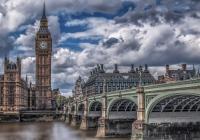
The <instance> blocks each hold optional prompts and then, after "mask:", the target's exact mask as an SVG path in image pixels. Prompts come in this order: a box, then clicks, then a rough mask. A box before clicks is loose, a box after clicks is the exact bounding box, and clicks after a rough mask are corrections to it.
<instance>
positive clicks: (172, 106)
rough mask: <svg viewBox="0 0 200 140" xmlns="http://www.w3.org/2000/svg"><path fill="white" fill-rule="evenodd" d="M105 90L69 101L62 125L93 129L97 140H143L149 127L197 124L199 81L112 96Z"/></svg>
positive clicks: (163, 85)
mask: <svg viewBox="0 0 200 140" xmlns="http://www.w3.org/2000/svg"><path fill="white" fill-rule="evenodd" d="M104 83H106V82H104ZM105 87H106V84H104V92H103V94H98V95H93V96H91V95H90V96H79V97H73V98H71V100H70V101H69V102H68V104H67V108H66V110H67V111H66V121H67V122H68V123H70V124H71V125H72V126H79V127H80V129H82V130H87V129H91V128H97V134H96V136H97V137H107V136H110V135H128V134H132V136H131V137H132V140H139V139H145V137H146V136H147V135H148V133H149V131H147V130H148V129H147V128H152V126H159V125H161V124H164V125H167V126H176V127H177V126H179V125H180V126H187V127H188V124H189V125H190V126H191V124H192V126H194V125H198V126H199V124H200V123H199V122H200V117H199V116H200V79H191V80H185V81H178V82H170V83H164V84H155V85H149V86H143V87H142V86H139V87H137V88H131V89H128V90H120V91H115V92H105Z"/></svg>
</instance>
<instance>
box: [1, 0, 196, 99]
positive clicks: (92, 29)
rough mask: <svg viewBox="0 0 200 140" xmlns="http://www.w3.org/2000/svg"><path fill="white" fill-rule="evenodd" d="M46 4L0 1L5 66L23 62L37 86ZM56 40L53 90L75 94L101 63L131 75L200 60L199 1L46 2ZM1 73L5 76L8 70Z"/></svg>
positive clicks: (40, 0)
mask: <svg viewBox="0 0 200 140" xmlns="http://www.w3.org/2000/svg"><path fill="white" fill-rule="evenodd" d="M42 4H43V0H0V64H1V66H2V63H3V58H4V56H9V57H10V59H13V60H14V59H15V58H16V57H17V56H20V57H21V58H22V59H23V76H25V74H27V75H28V77H29V79H30V80H32V81H34V71H35V52H34V45H35V44H34V39H35V33H36V31H37V30H38V25H39V20H40V18H41V14H42ZM46 7H47V15H48V20H49V28H50V31H51V33H52V37H53V57H52V63H53V66H52V81H53V83H52V86H53V88H60V89H61V91H62V92H63V93H64V94H65V95H69V94H71V90H72V88H73V84H74V82H75V80H76V78H77V77H78V76H79V75H81V76H83V78H85V79H86V78H87V75H89V71H90V70H91V69H92V68H93V67H94V66H95V65H96V64H98V63H102V64H105V65H106V68H107V70H108V71H109V70H111V69H112V67H113V64H115V63H117V64H119V65H121V68H122V69H123V70H127V71H128V70H129V65H130V64H135V65H137V66H138V65H140V64H141V65H144V64H149V65H150V66H151V71H152V73H153V74H154V75H158V74H160V73H162V72H163V67H162V66H164V65H165V64H174V65H177V66H178V65H180V64H181V63H187V64H196V65H197V66H198V64H199V60H200V0H46ZM0 72H1V73H3V67H1V69H0Z"/></svg>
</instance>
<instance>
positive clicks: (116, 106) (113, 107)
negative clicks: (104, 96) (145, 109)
mask: <svg viewBox="0 0 200 140" xmlns="http://www.w3.org/2000/svg"><path fill="white" fill-rule="evenodd" d="M136 111H137V104H136V102H135V100H134V98H132V97H124V98H117V99H113V100H111V101H110V103H109V105H108V108H107V115H108V118H109V119H133V118H134V116H135V118H134V119H136V117H137V113H136ZM122 112H123V115H121V113H122ZM116 117H118V118H116ZM125 117H126V118H125Z"/></svg>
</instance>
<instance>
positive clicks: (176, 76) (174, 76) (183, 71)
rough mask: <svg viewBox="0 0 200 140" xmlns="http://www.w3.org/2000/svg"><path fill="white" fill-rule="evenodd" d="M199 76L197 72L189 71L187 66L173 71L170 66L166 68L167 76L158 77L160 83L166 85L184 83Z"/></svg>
mask: <svg viewBox="0 0 200 140" xmlns="http://www.w3.org/2000/svg"><path fill="white" fill-rule="evenodd" d="M196 76H197V74H196V70H195V68H194V66H193V69H188V68H187V64H182V65H181V68H180V69H171V68H170V65H166V66H165V75H161V76H159V77H158V82H159V83H165V82H170V81H182V80H188V79H191V78H195V77H196Z"/></svg>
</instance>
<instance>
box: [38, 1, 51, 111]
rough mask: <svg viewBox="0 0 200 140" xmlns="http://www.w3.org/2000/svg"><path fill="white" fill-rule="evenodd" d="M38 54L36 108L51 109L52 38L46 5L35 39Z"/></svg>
mask: <svg viewBox="0 0 200 140" xmlns="http://www.w3.org/2000/svg"><path fill="white" fill-rule="evenodd" d="M35 54H36V75H35V76H36V106H37V107H36V108H37V109H51V99H52V93H51V55H52V38H51V33H50V32H49V29H48V20H47V17H46V9H45V3H44V7H43V15H42V18H41V20H40V28H39V30H38V32H37V34H36V39H35Z"/></svg>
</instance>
